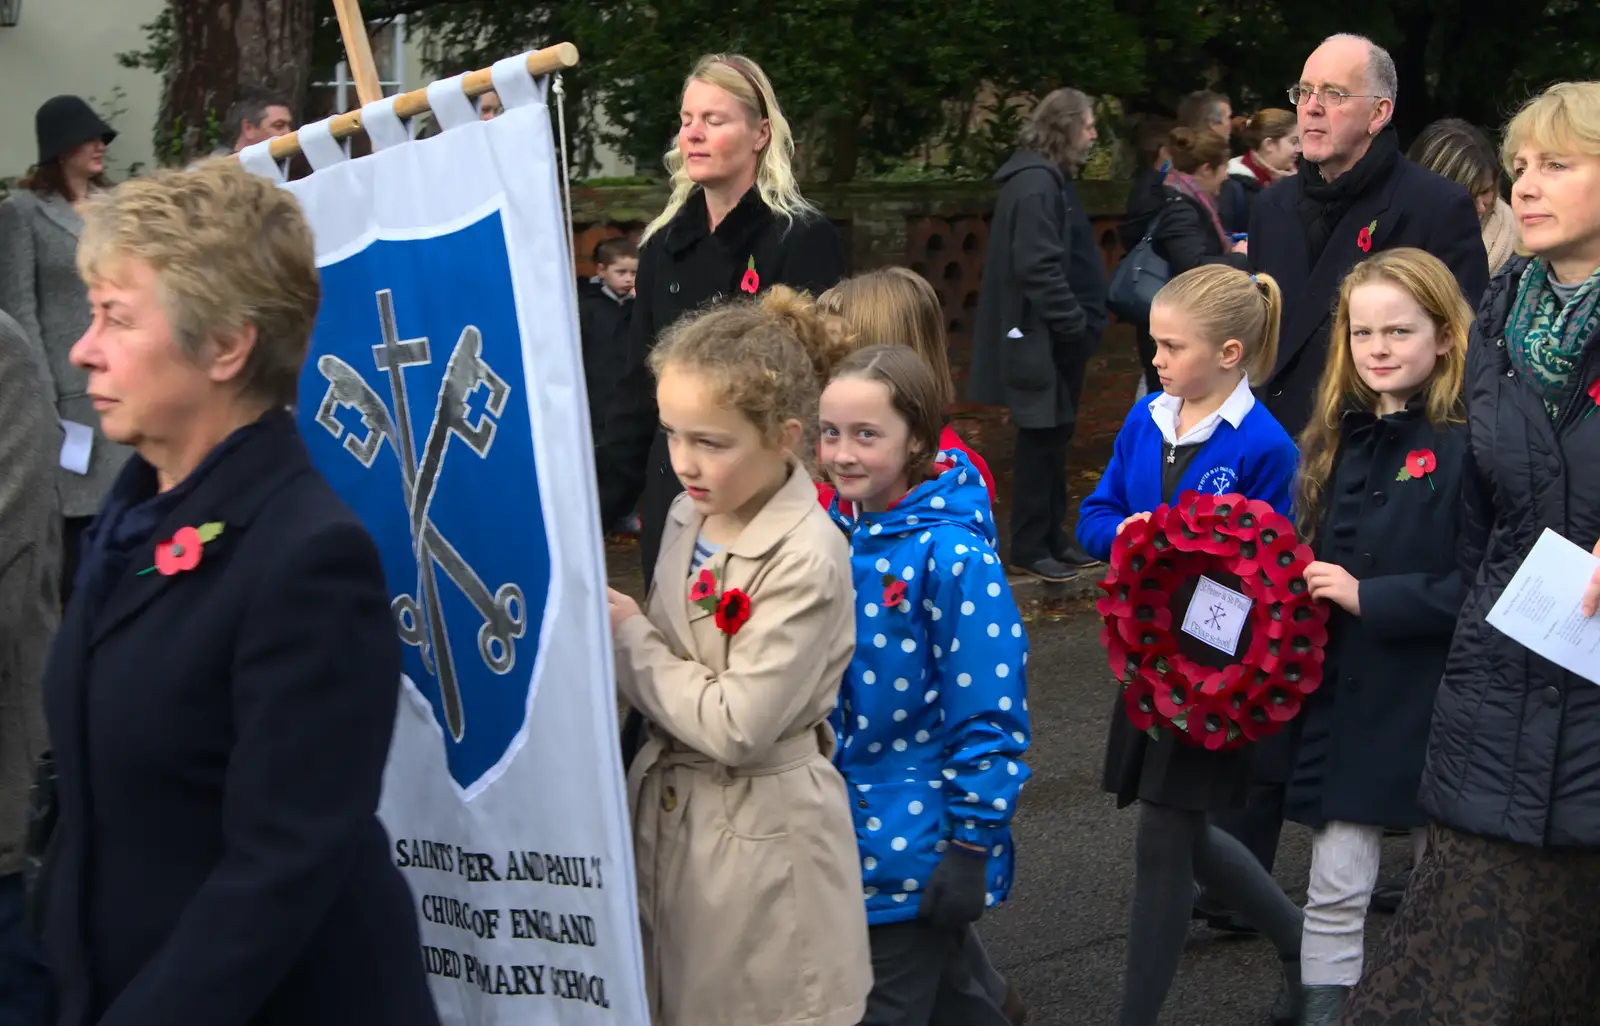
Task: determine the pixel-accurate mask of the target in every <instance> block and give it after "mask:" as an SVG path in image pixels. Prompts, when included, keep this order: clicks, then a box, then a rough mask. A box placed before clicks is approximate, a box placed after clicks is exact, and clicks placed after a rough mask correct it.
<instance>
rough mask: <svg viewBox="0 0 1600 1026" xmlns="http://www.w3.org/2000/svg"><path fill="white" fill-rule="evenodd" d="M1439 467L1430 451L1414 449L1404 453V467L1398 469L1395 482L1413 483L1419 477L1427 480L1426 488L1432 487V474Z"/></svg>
mask: <svg viewBox="0 0 1600 1026" xmlns="http://www.w3.org/2000/svg"><path fill="white" fill-rule="evenodd" d="M1438 467H1439V460H1438V459H1437V458H1436V457H1435V456H1434V455H1433V450H1432V449H1415V450H1413V451H1411V452H1408V453H1406V465H1405V466H1403V467H1401V468H1400V473H1398V474H1396V475H1395V476H1394V479H1395V480H1396V481H1413V480H1416V479H1417V478H1419V477H1425V478H1427V479H1428V488H1429V489H1430V490H1434V491H1437V489H1435V488H1434V487H1433V472H1434V471H1435V470H1437V469H1438Z"/></svg>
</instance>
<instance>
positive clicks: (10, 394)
mask: <svg viewBox="0 0 1600 1026" xmlns="http://www.w3.org/2000/svg"><path fill="white" fill-rule="evenodd" d="M42 376H43V375H42V372H41V371H40V368H39V365H38V361H37V359H36V357H35V356H34V352H33V347H32V346H31V345H30V344H29V343H28V341H27V338H26V336H25V335H24V333H23V331H22V328H21V327H20V326H19V325H18V324H17V322H16V321H14V320H12V319H11V318H10V317H7V316H6V315H5V314H4V313H0V410H4V411H5V416H4V417H0V877H3V876H7V875H9V874H11V873H16V872H20V871H21V869H22V843H23V838H24V834H25V832H26V822H27V810H28V786H29V784H30V782H31V781H32V779H33V765H34V762H35V761H36V760H37V759H38V758H39V756H40V754H41V753H42V752H43V751H44V748H45V725H44V709H43V706H42V704H41V700H40V694H39V682H40V678H41V677H42V676H43V673H44V665H45V661H46V659H47V658H48V657H49V655H50V642H51V640H52V639H53V638H54V636H55V632H56V623H57V618H58V608H59V605H60V598H59V595H58V578H59V575H60V572H61V571H60V567H61V509H60V505H59V503H58V501H57V498H56V490H55V488H53V487H51V485H52V478H53V470H52V468H54V467H55V464H56V453H57V450H58V448H59V445H60V442H59V439H60V434H61V432H60V428H58V427H57V426H56V418H55V413H54V411H52V410H51V409H50V403H49V402H48V401H47V400H46V399H45V395H44V388H43V386H42V385H40V384H39V381H40V378H41V377H42Z"/></svg>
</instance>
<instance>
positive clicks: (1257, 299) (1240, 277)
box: [1151, 136, 1283, 384]
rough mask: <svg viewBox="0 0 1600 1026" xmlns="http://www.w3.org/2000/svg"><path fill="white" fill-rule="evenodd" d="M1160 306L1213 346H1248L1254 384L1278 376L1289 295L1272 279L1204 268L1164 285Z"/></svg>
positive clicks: (1244, 364) (1244, 363)
mask: <svg viewBox="0 0 1600 1026" xmlns="http://www.w3.org/2000/svg"><path fill="white" fill-rule="evenodd" d="M1217 138H1220V136H1218V137H1217ZM1157 303H1159V304H1160V305H1162V306H1165V307H1168V308H1169V309H1172V310H1181V311H1183V314H1184V316H1186V317H1187V318H1189V319H1190V320H1191V321H1193V322H1194V323H1195V325H1196V326H1197V327H1198V328H1199V329H1200V331H1201V332H1202V333H1203V334H1204V336H1205V340H1206V341H1207V342H1210V343H1211V344H1212V345H1215V346H1219V347H1220V346H1221V345H1222V344H1223V343H1225V342H1227V341H1228V340H1229V339H1237V340H1238V341H1239V345H1241V346H1243V347H1244V358H1243V359H1242V360H1240V361H1239V365H1240V367H1241V369H1243V371H1244V372H1245V374H1246V375H1247V376H1248V377H1249V378H1250V380H1251V381H1254V382H1256V383H1257V384H1260V383H1261V382H1264V381H1266V380H1267V376H1268V375H1269V374H1271V373H1272V368H1273V366H1274V365H1275V364H1276V363H1277V362H1278V322H1279V321H1280V320H1282V319H1283V292H1282V291H1281V290H1280V289H1279V288H1278V283H1277V282H1276V281H1274V280H1273V278H1272V275H1270V274H1259V273H1258V274H1248V273H1246V272H1244V271H1241V270H1239V269H1238V268H1236V267H1229V266H1227V265H1226V264H1203V265H1201V266H1200V267H1195V268H1191V269H1190V270H1187V271H1184V272H1183V273H1182V274H1180V275H1178V276H1177V277H1176V278H1174V279H1172V280H1171V281H1169V282H1167V283H1166V284H1165V285H1163V286H1161V291H1159V292H1157V293H1156V297H1155V299H1154V300H1152V301H1151V305H1152V306H1154V305H1156V304H1157Z"/></svg>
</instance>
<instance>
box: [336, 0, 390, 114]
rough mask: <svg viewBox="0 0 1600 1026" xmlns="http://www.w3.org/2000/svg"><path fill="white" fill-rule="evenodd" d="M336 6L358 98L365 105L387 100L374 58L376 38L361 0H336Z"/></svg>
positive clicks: (345, 52) (347, 60)
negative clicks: (362, 12) (369, 32)
mask: <svg viewBox="0 0 1600 1026" xmlns="http://www.w3.org/2000/svg"><path fill="white" fill-rule="evenodd" d="M333 9H334V12H335V13H337V14H338V16H339V35H341V36H343V37H344V57H345V61H346V62H347V63H348V64H349V65H350V77H351V78H353V79H355V83H356V97H357V98H358V99H360V100H361V102H362V104H363V105H365V104H368V103H373V102H375V101H377V100H381V99H383V86H382V85H381V84H380V83H379V79H378V63H377V62H376V61H374V60H373V59H372V40H371V39H370V38H369V37H368V36H367V22H366V20H365V19H364V18H362V17H361V0H333Z"/></svg>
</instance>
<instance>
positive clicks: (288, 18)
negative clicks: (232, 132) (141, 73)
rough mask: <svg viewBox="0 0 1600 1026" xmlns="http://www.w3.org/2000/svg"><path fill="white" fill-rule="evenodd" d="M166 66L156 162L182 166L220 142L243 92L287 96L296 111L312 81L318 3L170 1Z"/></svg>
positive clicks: (311, 0)
mask: <svg viewBox="0 0 1600 1026" xmlns="http://www.w3.org/2000/svg"><path fill="white" fill-rule="evenodd" d="M168 2H169V3H170V4H171V8H172V28H173V33H172V60H171V63H170V64H169V65H168V69H167V81H166V89H165V91H164V95H163V97H162V104H161V118H160V122H159V126H158V133H157V138H158V140H159V141H160V143H161V145H160V147H159V148H158V152H157V154H156V156H157V159H159V160H161V161H163V162H164V163H168V164H182V163H184V162H186V161H189V160H192V159H194V158H195V157H198V156H202V155H204V154H205V153H206V152H208V151H209V150H210V149H211V148H212V147H214V146H215V145H216V144H217V139H218V137H219V135H220V134H221V132H222V127H223V126H222V121H223V118H224V117H225V116H226V115H227V111H228V108H229V107H230V106H231V105H232V104H233V103H234V101H235V100H237V99H238V98H239V96H240V95H241V94H242V93H245V92H247V91H250V90H257V89H259V90H267V91H269V92H275V93H279V94H282V95H283V96H284V97H285V98H286V99H287V100H288V101H289V102H290V103H291V104H292V109H293V110H294V111H296V112H299V111H300V110H301V109H302V108H303V106H304V104H305V97H306V89H307V86H308V84H309V82H310V78H311V37H312V29H313V28H314V26H315V24H316V19H315V9H316V2H315V0H168Z"/></svg>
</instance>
